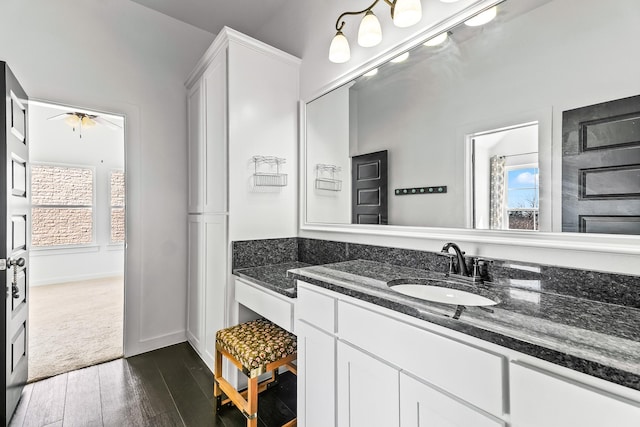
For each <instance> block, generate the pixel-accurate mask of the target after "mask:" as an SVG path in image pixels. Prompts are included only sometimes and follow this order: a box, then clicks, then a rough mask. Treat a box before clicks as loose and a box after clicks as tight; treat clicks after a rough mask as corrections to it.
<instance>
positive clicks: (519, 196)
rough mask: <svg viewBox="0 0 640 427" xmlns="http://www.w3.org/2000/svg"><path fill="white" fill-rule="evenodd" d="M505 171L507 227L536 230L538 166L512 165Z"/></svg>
mask: <svg viewBox="0 0 640 427" xmlns="http://www.w3.org/2000/svg"><path fill="white" fill-rule="evenodd" d="M506 172H507V173H506V175H507V217H508V221H509V222H508V228H509V229H510V230H538V227H539V224H538V211H539V183H538V176H539V172H538V166H537V165H525V166H522V165H521V166H513V167H509V168H507V171H506Z"/></svg>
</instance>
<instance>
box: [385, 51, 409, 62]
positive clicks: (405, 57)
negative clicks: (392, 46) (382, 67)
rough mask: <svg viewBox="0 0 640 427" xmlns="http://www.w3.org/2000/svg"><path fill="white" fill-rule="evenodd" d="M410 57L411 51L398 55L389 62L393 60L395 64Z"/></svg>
mask: <svg viewBox="0 0 640 427" xmlns="http://www.w3.org/2000/svg"><path fill="white" fill-rule="evenodd" d="M408 58H409V52H405V53H403V54H400V55H398V56H396V57H395V58H393V59H392V60H391V61H389V62H393V63H394V64H397V63H398V62H403V61H406V60H407V59H408Z"/></svg>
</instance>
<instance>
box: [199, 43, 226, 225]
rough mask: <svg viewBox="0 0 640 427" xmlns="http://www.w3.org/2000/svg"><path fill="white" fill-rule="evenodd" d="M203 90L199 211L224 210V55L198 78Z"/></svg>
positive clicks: (216, 58) (217, 211) (217, 57)
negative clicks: (202, 147) (202, 188)
mask: <svg viewBox="0 0 640 427" xmlns="http://www.w3.org/2000/svg"><path fill="white" fill-rule="evenodd" d="M202 85H203V90H204V110H205V111H204V120H205V126H204V133H205V135H204V140H205V143H204V153H203V155H204V177H203V180H204V191H203V197H204V200H203V211H204V212H209V213H221V212H226V211H227V56H226V51H222V52H221V53H219V54H218V55H217V56H216V57H215V58H214V59H213V61H212V62H211V64H210V65H209V67H208V68H207V71H205V73H204V74H203V76H202Z"/></svg>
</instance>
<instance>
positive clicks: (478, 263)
mask: <svg viewBox="0 0 640 427" xmlns="http://www.w3.org/2000/svg"><path fill="white" fill-rule="evenodd" d="M491 263H493V260H491V259H486V258H481V257H474V258H473V271H472V273H471V277H472V278H473V279H474V281H476V280H477V281H482V280H483V277H482V271H481V268H482V267H483V266H484V265H487V264H491Z"/></svg>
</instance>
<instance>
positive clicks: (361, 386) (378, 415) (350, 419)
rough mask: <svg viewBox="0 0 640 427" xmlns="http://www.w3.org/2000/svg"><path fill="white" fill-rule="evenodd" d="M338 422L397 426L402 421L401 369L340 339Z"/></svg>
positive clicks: (342, 425)
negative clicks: (400, 404) (399, 381)
mask: <svg viewBox="0 0 640 427" xmlns="http://www.w3.org/2000/svg"><path fill="white" fill-rule="evenodd" d="M337 365H338V380H337V384H338V393H337V397H338V399H337V406H338V408H337V409H338V410H337V412H338V426H340V427H347V426H348V427H363V426H384V427H394V426H399V423H400V409H399V397H400V396H399V394H400V393H399V386H398V371H397V370H396V369H395V368H392V367H391V366H389V365H387V364H386V363H383V362H381V361H379V360H378V359H375V358H373V357H371V356H369V355H368V354H366V353H364V352H362V351H360V350H357V349H355V348H354V347H351V346H350V345H348V344H345V343H344V342H341V341H340V342H338V357H337Z"/></svg>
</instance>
